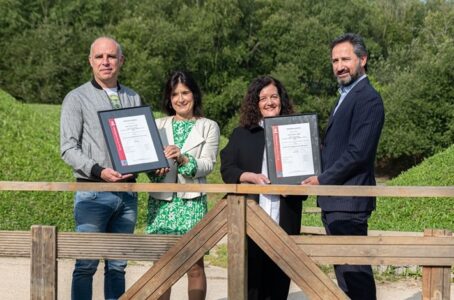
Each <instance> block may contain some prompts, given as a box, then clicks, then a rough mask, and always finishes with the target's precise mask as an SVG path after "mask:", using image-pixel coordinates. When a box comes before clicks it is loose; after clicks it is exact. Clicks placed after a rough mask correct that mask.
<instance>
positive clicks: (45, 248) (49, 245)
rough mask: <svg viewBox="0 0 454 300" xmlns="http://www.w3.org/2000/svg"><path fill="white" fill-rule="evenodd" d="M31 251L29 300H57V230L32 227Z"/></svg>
mask: <svg viewBox="0 0 454 300" xmlns="http://www.w3.org/2000/svg"><path fill="white" fill-rule="evenodd" d="M31 231H32V249H31V278H30V299H31V300H56V299H57V230H56V228H55V227H54V226H40V225H33V226H32V228H31Z"/></svg>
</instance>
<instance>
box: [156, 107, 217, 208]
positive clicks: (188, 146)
mask: <svg viewBox="0 0 454 300" xmlns="http://www.w3.org/2000/svg"><path fill="white" fill-rule="evenodd" d="M172 119H173V116H169V117H164V118H160V119H157V120H156V126H157V128H158V130H159V135H160V136H161V140H162V144H163V146H164V147H166V146H168V145H174V144H175V142H174V139H173V129H172ZM218 148H219V126H218V124H217V123H216V122H215V121H212V120H210V119H206V118H199V119H197V120H196V122H195V124H194V127H193V128H192V130H191V132H190V133H189V135H188V137H187V139H186V141H185V142H184V144H183V148H182V149H181V153H182V154H183V153H188V154H190V155H192V156H193V157H194V158H195V160H196V161H197V171H196V174H195V176H194V177H186V176H183V175H181V174H178V172H177V171H178V170H177V167H178V166H177V165H176V164H175V163H174V160H169V165H170V171H169V173H167V174H166V176H165V177H164V179H163V180H162V181H161V182H163V183H206V176H207V175H208V174H209V173H211V171H213V168H214V164H215V163H216V156H217V153H218ZM203 194H205V193H196V192H178V193H177V197H179V198H183V199H193V198H196V197H200V196H202V195H203ZM172 195H173V192H151V193H150V196H151V197H153V198H155V199H160V200H168V201H170V200H172Z"/></svg>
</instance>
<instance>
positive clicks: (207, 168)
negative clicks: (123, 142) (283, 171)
mask: <svg viewBox="0 0 454 300" xmlns="http://www.w3.org/2000/svg"><path fill="white" fill-rule="evenodd" d="M164 109H165V111H166V112H167V114H168V117H164V118H160V119H157V120H156V125H157V127H158V130H159V133H160V135H161V139H162V142H163V145H164V154H165V156H166V158H167V159H169V160H171V162H170V163H169V165H170V168H168V169H160V170H157V171H156V172H154V173H150V174H148V176H149V178H150V180H151V181H152V182H165V183H206V176H207V175H208V174H209V173H210V172H211V171H212V170H213V167H214V164H215V162H216V156H217V151H218V146H219V126H218V125H217V124H216V122H214V121H212V120H209V119H206V118H204V117H203V116H202V96H201V93H200V89H199V87H198V85H197V83H196V82H195V81H194V79H193V78H192V77H191V76H190V75H189V74H188V73H186V72H181V71H177V72H175V73H173V74H172V75H171V76H170V78H169V80H168V81H167V83H166V88H165V91H164ZM206 213H207V196H206V194H205V193H195V192H178V193H172V192H153V193H150V197H149V201H148V219H147V233H149V234H180V235H182V234H185V233H186V232H188V231H189V230H191V229H192V227H194V226H195V225H196V224H197V223H198V222H199V221H200V220H201V219H202V218H203V216H204V215H205V214H206ZM188 296H189V299H190V300H199V299H205V296H206V276H205V271H204V263H203V258H202V259H200V260H199V261H198V262H197V263H196V264H195V265H194V266H192V267H191V269H190V270H189V271H188ZM160 299H170V289H169V290H168V291H167V292H166V293H165V294H164V295H162V296H161V298H160Z"/></svg>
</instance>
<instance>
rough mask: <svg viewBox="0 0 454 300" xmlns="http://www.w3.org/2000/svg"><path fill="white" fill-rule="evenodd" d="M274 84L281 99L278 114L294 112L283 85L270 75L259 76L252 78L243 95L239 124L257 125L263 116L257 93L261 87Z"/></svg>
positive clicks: (248, 126) (246, 125) (245, 125)
mask: <svg viewBox="0 0 454 300" xmlns="http://www.w3.org/2000/svg"><path fill="white" fill-rule="evenodd" d="M270 84H272V85H274V86H275V87H276V88H277V92H278V93H279V98H280V100H281V112H280V114H279V115H281V116H282V115H290V114H293V113H294V109H293V104H292V101H291V100H290V98H289V96H288V94H287V91H286V90H285V87H284V85H283V84H282V83H281V82H280V81H279V80H277V79H276V78H273V77H271V76H259V77H257V78H255V79H254V80H252V82H251V83H250V84H249V87H248V89H247V93H246V95H245V96H244V99H243V103H242V104H241V110H240V125H241V126H243V127H246V128H250V127H251V126H254V125H258V124H259V122H260V120H261V119H262V118H263V117H262V114H261V113H260V109H259V95H260V92H261V91H262V89H263V88H264V87H266V86H268V85H270Z"/></svg>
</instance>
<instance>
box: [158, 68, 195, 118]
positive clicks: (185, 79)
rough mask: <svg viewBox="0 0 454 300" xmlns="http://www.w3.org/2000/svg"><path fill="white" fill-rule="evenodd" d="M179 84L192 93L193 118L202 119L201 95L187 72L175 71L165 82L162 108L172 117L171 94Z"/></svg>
mask: <svg viewBox="0 0 454 300" xmlns="http://www.w3.org/2000/svg"><path fill="white" fill-rule="evenodd" d="M179 83H182V84H184V85H185V86H187V87H188V89H189V90H190V91H191V92H192V96H193V98H194V108H193V110H194V111H193V114H194V116H195V117H203V110H202V93H201V91H200V88H199V85H198V84H197V82H196V81H195V80H194V78H193V77H192V76H191V74H190V73H189V72H187V71H175V72H173V73H172V74H171V75H170V77H169V79H168V80H167V82H166V86H165V88H164V102H163V108H164V110H165V112H166V113H167V115H168V116H174V115H175V113H176V112H175V110H174V109H173V107H172V93H173V91H174V90H175V88H176V87H177V85H178V84H179Z"/></svg>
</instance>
